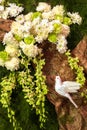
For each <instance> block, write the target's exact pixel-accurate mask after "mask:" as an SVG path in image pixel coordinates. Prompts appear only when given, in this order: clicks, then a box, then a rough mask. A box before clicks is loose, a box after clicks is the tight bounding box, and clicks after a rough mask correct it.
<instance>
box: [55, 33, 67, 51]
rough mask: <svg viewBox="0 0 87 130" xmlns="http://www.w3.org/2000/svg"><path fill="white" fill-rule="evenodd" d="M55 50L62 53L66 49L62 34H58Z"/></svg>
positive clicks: (65, 41)
mask: <svg viewBox="0 0 87 130" xmlns="http://www.w3.org/2000/svg"><path fill="white" fill-rule="evenodd" d="M57 50H58V51H59V52H60V53H64V52H66V50H67V40H66V38H65V36H63V35H59V36H58V43H57Z"/></svg>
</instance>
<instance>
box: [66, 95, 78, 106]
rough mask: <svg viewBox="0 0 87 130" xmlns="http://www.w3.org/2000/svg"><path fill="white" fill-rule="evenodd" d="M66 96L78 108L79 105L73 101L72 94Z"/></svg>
mask: <svg viewBox="0 0 87 130" xmlns="http://www.w3.org/2000/svg"><path fill="white" fill-rule="evenodd" d="M66 97H67V98H68V99H69V100H70V102H71V103H72V104H73V105H74V106H75V107H76V108H78V106H77V105H76V103H75V102H74V101H73V99H72V98H71V96H70V95H69V94H66Z"/></svg>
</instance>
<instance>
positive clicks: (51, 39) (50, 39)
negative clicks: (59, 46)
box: [48, 33, 57, 43]
mask: <svg viewBox="0 0 87 130" xmlns="http://www.w3.org/2000/svg"><path fill="white" fill-rule="evenodd" d="M48 40H49V41H50V42H52V43H56V42H57V36H56V34H55V33H50V34H49V36H48Z"/></svg>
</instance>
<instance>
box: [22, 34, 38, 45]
mask: <svg viewBox="0 0 87 130" xmlns="http://www.w3.org/2000/svg"><path fill="white" fill-rule="evenodd" d="M24 42H25V43H26V44H34V43H35V42H36V41H35V39H34V37H33V35H30V36H28V37H25V38H24Z"/></svg>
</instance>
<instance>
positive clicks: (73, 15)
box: [67, 12, 82, 25]
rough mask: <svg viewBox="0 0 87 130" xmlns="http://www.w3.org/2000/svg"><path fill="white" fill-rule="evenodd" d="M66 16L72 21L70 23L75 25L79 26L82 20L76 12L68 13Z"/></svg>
mask: <svg viewBox="0 0 87 130" xmlns="http://www.w3.org/2000/svg"><path fill="white" fill-rule="evenodd" d="M67 15H68V16H69V17H70V18H71V20H72V23H74V24H75V23H77V24H79V25H80V24H81V22H82V18H81V16H80V15H79V13H78V12H75V13H70V12H68V13H67Z"/></svg>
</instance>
